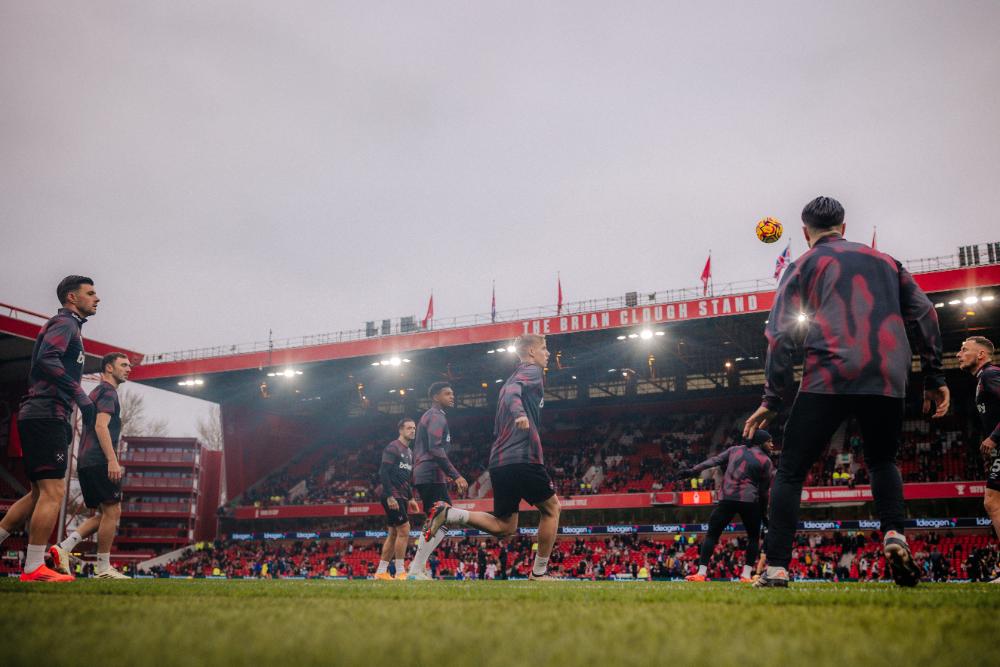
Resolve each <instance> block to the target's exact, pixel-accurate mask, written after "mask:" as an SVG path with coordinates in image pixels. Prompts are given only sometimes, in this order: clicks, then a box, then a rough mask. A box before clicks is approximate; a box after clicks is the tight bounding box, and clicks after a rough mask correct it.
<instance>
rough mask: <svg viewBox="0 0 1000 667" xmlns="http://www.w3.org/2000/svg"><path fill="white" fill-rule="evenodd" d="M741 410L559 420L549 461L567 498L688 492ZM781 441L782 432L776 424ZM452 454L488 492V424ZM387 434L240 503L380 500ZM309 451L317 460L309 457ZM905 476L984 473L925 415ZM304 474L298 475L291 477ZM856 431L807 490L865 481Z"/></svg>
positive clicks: (907, 441) (306, 463)
mask: <svg viewBox="0 0 1000 667" xmlns="http://www.w3.org/2000/svg"><path fill="white" fill-rule="evenodd" d="M740 417H741V415H740V414H736V413H732V414H712V415H706V414H697V415H694V414H688V415H684V414H680V415H658V416H645V417H641V418H638V417H637V418H622V419H620V420H618V421H614V422H609V421H598V420H590V421H588V422H585V423H572V424H561V423H558V422H557V423H554V424H553V425H552V426H550V427H549V428H548V429H546V431H545V432H544V433H543V441H544V442H545V452H546V465H547V467H548V469H549V474H550V475H551V476H552V480H553V483H554V485H555V488H556V492H557V493H558V494H559V495H560V496H578V495H589V494H598V493H640V492H650V491H659V490H664V489H665V490H671V489H673V490H681V489H683V488H690V485H691V484H692V482H688V481H685V482H676V481H674V480H673V479H672V475H673V473H674V472H676V471H677V470H679V469H680V468H682V467H685V466H691V465H694V464H695V463H698V462H699V461H701V460H703V459H705V458H707V457H708V456H709V455H710V454H712V453H714V452H717V451H719V450H721V449H722V448H724V447H727V446H729V445H732V444H735V443H738V442H739V441H740V427H741V426H742V424H741V422H740ZM776 436H777V437H776V441H777V442H778V444H779V445H780V429H776ZM454 438H455V439H454V444H453V447H452V449H451V451H450V454H449V456H450V458H451V460H452V462H453V463H454V464H455V466H456V467H457V468H458V469H459V470H460V471H461V472H462V473H463V475H464V476H465V478H466V479H467V480H468V481H469V483H470V484H471V485H472V488H471V489H470V497H488V496H489V495H490V492H489V489H488V486H486V485H483V486H482V487H480V485H478V484H476V481H477V480H478V479H479V478H480V477H481V476H483V479H484V480H485V479H486V477H485V476H484V475H483V473H484V464H485V462H486V461H487V460H488V456H489V447H490V442H491V438H490V434H489V432H488V429H487V428H486V426H485V424H483V425H479V426H472V427H470V428H467V429H464V432H462V433H460V434H456V435H455V436H454ZM386 440H387V439H386V438H385V437H381V438H374V437H373V438H368V439H366V440H364V441H363V442H361V443H358V442H353V443H352V444H351V445H350V446H347V445H342V444H341V445H334V446H329V447H326V448H321V449H317V450H313V451H311V452H309V453H307V454H306V455H303V457H300V459H299V460H297V461H295V462H293V463H292V464H290V465H289V466H287V467H286V468H283V469H282V470H279V471H277V472H276V473H274V474H273V475H271V476H270V477H268V478H266V479H264V480H263V481H262V482H260V483H258V484H257V485H255V486H254V487H253V488H251V489H250V490H249V491H248V492H246V493H245V494H244V495H243V496H242V497H240V498H237V499H236V500H234V501H233V504H242V505H258V506H264V505H296V504H331V503H333V504H337V503H354V502H374V501H377V500H378V462H379V460H380V456H381V451H382V448H383V447H384V446H385V444H386V442H385V441H386ZM310 457H311V458H310ZM899 461H900V469H901V472H902V475H903V479H904V481H906V482H939V481H961V480H968V479H979V478H981V477H982V472H981V471H979V470H977V466H979V465H981V464H980V462H979V459H978V457H977V456H976V455H975V453H974V452H973V451H972V450H970V448H969V447H968V446H967V443H966V441H965V439H964V438H963V437H962V434H961V432H960V431H959V430H945V429H939V430H936V431H935V432H931V431H930V429H929V427H928V423H927V422H926V421H925V420H913V421H907V422H906V427H905V429H904V434H903V439H902V443H901V448H900V454H899ZM293 470H298V471H299V474H293V472H292V471H293ZM720 475H721V471H718V470H709V471H706V472H705V473H703V474H702V477H701V479H698V480H695V481H694V482H693V484H694V485H695V486H697V487H698V488H704V489H712V488H714V486H715V483H716V481H717V479H718V478H719V476H720ZM868 483H869V480H868V475H867V470H866V468H865V466H864V451H863V444H862V440H861V437H860V434H859V433H858V432H857V429H856V428H854V427H851V426H848V427H847V428H846V430H845V431H844V432H843V433H842V434H841V435H839V436H836V437H835V439H834V442H833V443H832V444H831V447H830V448H829V450H828V451H827V452H826V454H825V455H824V456H823V457H822V458H821V459H820V461H818V462H817V463H816V464H815V465H814V466H813V468H812V469H811V470H810V472H809V474H808V476H807V478H806V486H841V485H842V486H855V485H859V484H860V485H864V484H868Z"/></svg>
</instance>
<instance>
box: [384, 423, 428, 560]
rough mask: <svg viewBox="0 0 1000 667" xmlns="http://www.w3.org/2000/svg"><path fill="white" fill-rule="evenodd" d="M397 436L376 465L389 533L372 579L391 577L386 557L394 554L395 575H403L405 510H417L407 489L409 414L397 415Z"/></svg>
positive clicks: (406, 535) (410, 463)
mask: <svg viewBox="0 0 1000 667" xmlns="http://www.w3.org/2000/svg"><path fill="white" fill-rule="evenodd" d="M398 426H399V437H398V438H396V439H395V440H393V441H392V442H390V443H389V444H388V445H386V446H385V449H384V450H383V451H382V462H381V464H380V465H379V468H378V476H379V480H380V481H381V484H380V486H381V493H380V495H381V496H382V508H383V509H384V510H385V525H386V527H387V529H388V532H389V535H388V536H387V537H386V538H385V543H384V544H383V545H382V559H381V560H380V561H379V563H378V569H377V570H376V571H375V578H376V579H392V578H393V577H392V575H391V574H389V559H390V558H395V561H396V563H395V567H396V579H406V567H405V561H406V545H407V544H408V543H409V539H410V517H409V516H408V514H407V510H409V511H410V512H417V511H418V508H417V501H416V500H414V499H413V492H412V491H411V490H410V476H411V475H412V474H413V452H411V451H410V443H411V442H413V439H414V438H415V437H416V434H417V424H416V422H414V421H413V420H412V419H410V418H409V417H407V418H405V419H401V420H400V422H399V424H398Z"/></svg>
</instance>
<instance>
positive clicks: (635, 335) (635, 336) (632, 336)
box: [628, 333, 639, 338]
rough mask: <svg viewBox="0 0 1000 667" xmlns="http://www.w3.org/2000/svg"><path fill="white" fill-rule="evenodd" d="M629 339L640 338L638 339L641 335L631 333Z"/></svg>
mask: <svg viewBox="0 0 1000 667" xmlns="http://www.w3.org/2000/svg"><path fill="white" fill-rule="evenodd" d="M628 337H629V338H638V337H639V334H637V333H630V334H629V335H628Z"/></svg>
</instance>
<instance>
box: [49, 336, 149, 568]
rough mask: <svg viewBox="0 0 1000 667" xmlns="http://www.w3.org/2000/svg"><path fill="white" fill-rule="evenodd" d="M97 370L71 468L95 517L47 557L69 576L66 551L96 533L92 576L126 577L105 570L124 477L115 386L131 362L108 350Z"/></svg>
mask: <svg viewBox="0 0 1000 667" xmlns="http://www.w3.org/2000/svg"><path fill="white" fill-rule="evenodd" d="M101 368H102V369H103V371H102V372H101V383H100V384H99V385H97V387H95V388H94V390H93V391H92V392H90V400H92V401H93V402H94V405H95V406H97V418H96V423H95V424H94V425H93V426H90V427H88V428H85V429H84V431H83V437H82V438H80V451H79V454H78V455H77V464H76V468H77V470H76V474H77V478H78V479H79V481H80V490H81V491H82V492H83V502H84V504H85V505H86V506H87V507H88V508H90V509H92V510H95V513H94V515H93V516H91V517H90V518H89V519H87V520H86V521H84V522H83V523H82V524H80V525H79V526H77V528H76V530H74V531H73V532H72V533H70V534H69V535H67V536H66V539H64V540H63V541H62V542H60V543H59V544H57V545H55V546H53V547H52V548H51V549H49V554H50V555H51V556H52V562H53V564H54V569H55V570H57V571H59V572H62V573H63V574H69V561H70V552H71V551H72V550H73V548H74V547H76V545H77V544H78V543H79V542H80V541H81V540H84V539H86V538H88V537H90V536H91V535H93V534H94V533H97V566H96V567H95V576H96V578H98V579H129V577H127V576H125V575H124V574H122V573H121V572H119V571H118V570H116V569H115V568H113V567H111V543H112V542H113V541H114V539H115V531H117V530H118V521H119V519H120V517H121V504H120V503H121V499H122V486H121V480H122V475H123V474H124V470H122V467H121V465H119V464H118V437H119V436H120V435H121V430H122V419H121V404H120V403H119V401H118V387H119V386H121V384H122V383H123V382H125V381H126V380H128V376H129V373H130V372H132V364H131V363H129V360H128V357H126V356H125V355H124V354H123V353H121V352H112V353H110V354H106V355H104V358H103V359H101Z"/></svg>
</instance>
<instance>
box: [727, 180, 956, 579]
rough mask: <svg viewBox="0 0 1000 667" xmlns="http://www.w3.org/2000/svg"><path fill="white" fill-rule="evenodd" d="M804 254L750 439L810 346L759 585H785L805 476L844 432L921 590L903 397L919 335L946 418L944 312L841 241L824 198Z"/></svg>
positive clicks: (773, 322)
mask: <svg viewBox="0 0 1000 667" xmlns="http://www.w3.org/2000/svg"><path fill="white" fill-rule="evenodd" d="M802 222H803V223H805V224H804V226H803V228H802V230H803V233H804V234H805V237H806V241H807V242H808V244H809V248H810V249H809V251H807V252H806V253H805V254H804V255H803V256H802V257H800V258H799V259H798V260H797V261H795V262H792V264H791V265H789V267H788V270H787V271H786V272H785V275H784V277H783V278H782V280H781V284H780V285H779V286H778V292H777V294H776V295H775V300H774V305H773V306H772V307H771V314H770V316H769V317H768V321H767V326H766V328H765V334H766V335H767V340H768V349H767V361H766V362H765V364H764V374H765V383H764V398H763V402H762V403H761V406H760V407H759V408H757V411H756V412H754V413H753V414H752V415H751V416H750V417H749V418H748V419H747V421H746V424H745V425H744V427H743V435H744V437H747V438H749V437H752V436H753V434H754V431H756V430H757V429H758V428H764V427H766V426H767V425H768V424H769V423H770V422H771V420H772V419H774V417H775V416H776V415H777V411H778V409H779V408H780V407H781V402H782V394H784V393H785V392H786V391H788V390H790V389H791V387H792V386H793V384H794V373H793V363H794V362H793V355H792V352H793V351H794V349H795V347H796V344H797V343H798V342H799V341H802V340H803V339H804V347H805V361H804V363H803V369H802V381H801V385H800V387H799V392H798V395H797V396H796V398H795V403H794V404H793V405H792V409H791V412H790V414H789V416H788V423H787V425H786V427H785V436H784V442H783V445H782V449H781V458H780V459H779V461H778V472H777V475H776V476H775V479H774V487H773V489H772V492H771V509H770V522H769V523H770V527H769V529H768V534H767V546H766V548H765V551H766V552H767V558H768V567H767V569H766V570H765V572H764V574H763V576H761V578H760V579H759V580H758V581H757V582H756V584H755V585H757V586H782V587H784V586H788V569H787V568H788V563H789V562H790V561H791V558H792V540H793V539H794V536H795V527H796V525H797V523H798V515H799V503H800V500H801V498H800V495H801V493H802V483H803V481H804V480H805V476H806V473H807V472H808V471H809V468H810V467H811V466H812V465H813V463H814V462H815V461H816V460H817V459H818V458H819V457H820V455H821V454H822V453H823V450H824V449H825V448H826V446H827V444H828V443H829V442H830V438H831V437H832V436H833V434H834V432H835V431H836V430H837V428H839V427H840V424H841V423H842V422H843V421H844V420H845V419H847V418H849V417H851V416H854V417H856V418H857V420H858V422H859V423H860V425H861V436H862V438H863V440H864V454H865V463H866V464H867V466H868V473H869V476H870V477H871V482H872V484H871V486H872V495H873V496H874V497H875V510H876V512H877V513H878V515H879V519H881V521H882V528H883V530H885V535H884V536H883V543H882V550H883V552H884V553H885V557H886V560H887V561H888V563H889V564H890V567H891V568H892V575H893V579H895V581H896V583H897V584H899V585H901V586H915V585H916V584H917V582H919V581H920V574H921V573H920V568H919V567H917V565H916V563H915V562H914V561H913V557H912V555H911V554H910V548H909V546H908V545H907V543H906V538H905V537H904V536H903V480H902V477H901V476H900V474H899V468H897V467H896V451H897V449H898V447H899V439H900V433H901V431H902V425H903V398H904V396H905V394H906V379H907V377H908V375H909V372H910V364H911V355H912V352H911V351H910V346H909V345H908V344H907V327H908V325H910V326H911V327H912V329H913V331H914V337H915V341H916V349H917V352H918V353H919V354H920V361H921V367H922V370H923V378H924V410H925V412H930V411H931V404H932V403H934V404H936V410H934V414H933V416H934V417H941V416H944V414H945V413H946V412H947V411H948V403H949V396H950V395H949V392H948V387H947V386H946V385H945V382H944V372H943V371H942V367H941V331H940V328H939V327H938V319H937V313H936V312H935V311H934V306H933V305H932V304H931V302H930V301H929V300H928V299H927V296H926V295H925V294H924V293H923V291H921V289H920V288H919V287H918V286H917V284H916V282H914V280H913V277H912V276H910V274H909V272H908V271H907V270H906V269H904V268H903V265H902V264H900V263H899V262H898V261H896V260H895V259H893V258H892V257H890V256H888V255H886V254H883V253H881V252H878V251H877V250H875V249H874V248H870V247H868V246H866V245H862V244H860V243H852V242H850V241H847V240H845V239H844V236H843V234H844V208H843V207H842V206H841V205H840V203H839V202H838V201H837V200H835V199H831V198H829V197H817V198H816V199H814V200H813V201H811V202H809V203H808V204H806V206H805V208H804V209H803V210H802Z"/></svg>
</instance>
